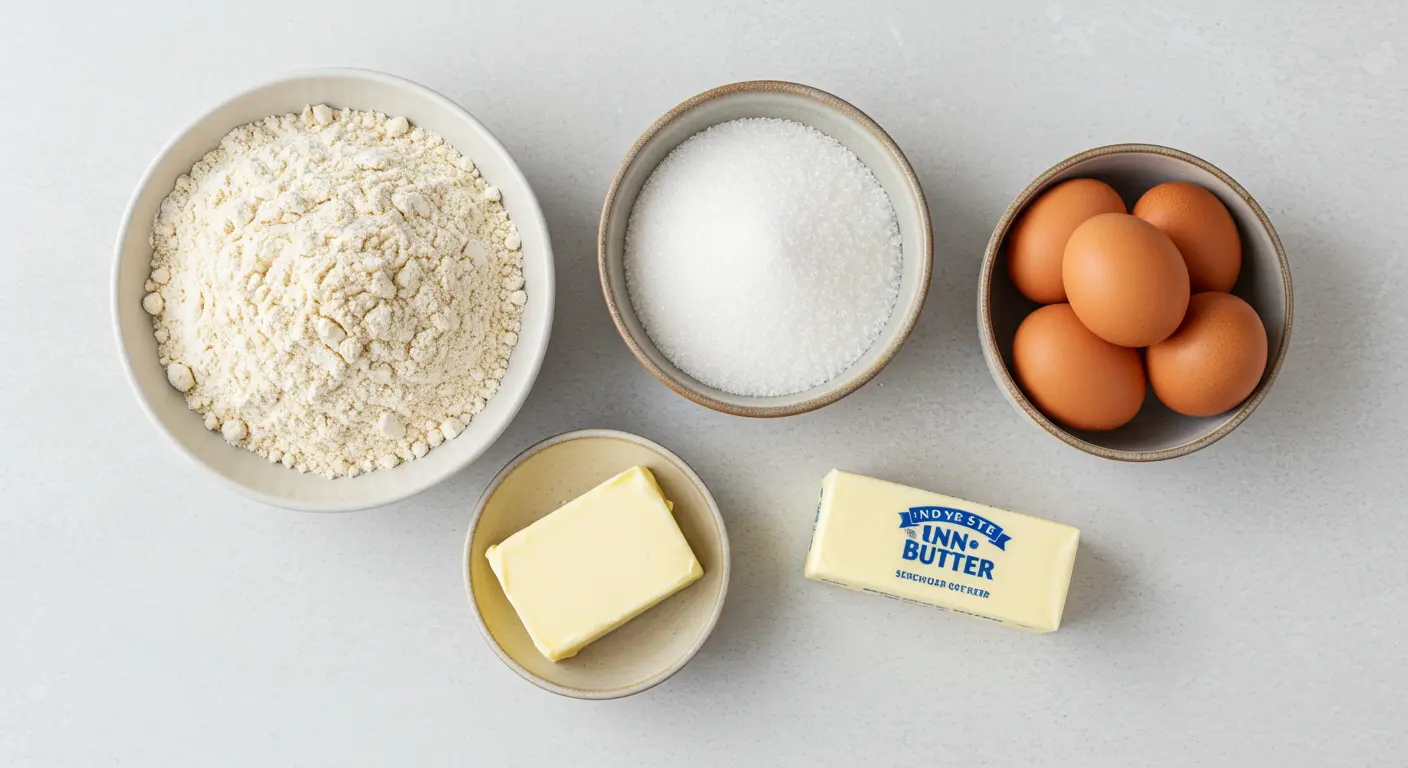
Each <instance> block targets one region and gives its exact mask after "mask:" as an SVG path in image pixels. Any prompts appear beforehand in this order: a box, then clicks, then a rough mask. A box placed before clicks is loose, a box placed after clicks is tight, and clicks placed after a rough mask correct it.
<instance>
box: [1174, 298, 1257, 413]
mask: <svg viewBox="0 0 1408 768" xmlns="http://www.w3.org/2000/svg"><path fill="white" fill-rule="evenodd" d="M1147 357H1148V364H1149V383H1150V384H1152V385H1153V386H1154V394H1155V395H1158V398H1159V400H1161V401H1163V404H1164V405H1167V406H1168V407H1169V408H1172V409H1173V410H1175V411H1177V412H1179V413H1181V414H1184V415H1186V416H1215V415H1217V414H1219V413H1225V412H1226V411H1230V410H1232V409H1233V408H1235V407H1236V406H1237V404H1238V403H1240V402H1242V401H1243V400H1245V399H1247V395H1250V394H1251V393H1252V390H1254V389H1256V385H1257V383H1258V382H1260V381H1261V374H1262V373H1263V372H1265V371H1266V327H1265V326H1264V325H1262V323H1261V318H1260V317H1258V316H1257V314H1256V310H1255V309H1252V307H1251V305H1250V304H1248V303H1247V302H1245V301H1242V300H1241V299H1239V298H1237V297H1236V296H1233V295H1232V294H1230V293H1218V292H1215V291H1209V292H1206V293H1198V294H1194V295H1193V298H1192V300H1191V301H1189V302H1188V314H1187V316H1185V317H1184V318H1183V324H1182V325H1180V326H1179V327H1178V331H1177V332H1175V333H1174V334H1173V335H1172V336H1170V337H1168V338H1167V339H1164V340H1163V341H1161V342H1159V343H1158V344H1155V345H1154V346H1152V347H1149V352H1148V355H1147Z"/></svg>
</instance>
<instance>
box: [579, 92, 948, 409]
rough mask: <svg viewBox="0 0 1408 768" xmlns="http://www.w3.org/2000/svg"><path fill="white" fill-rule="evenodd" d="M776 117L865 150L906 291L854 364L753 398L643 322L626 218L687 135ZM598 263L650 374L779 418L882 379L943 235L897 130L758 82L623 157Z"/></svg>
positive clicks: (670, 120) (707, 98) (687, 112)
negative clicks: (899, 254) (661, 340)
mask: <svg viewBox="0 0 1408 768" xmlns="http://www.w3.org/2000/svg"><path fill="white" fill-rule="evenodd" d="M745 117H772V118H781V119H785V120H794V121H796V122H799V123H803V124H806V125H810V126H812V127H813V128H816V129H817V130H819V131H821V132H822V133H825V134H827V135H828V136H830V137H832V138H834V139H836V140H837V141H839V142H841V144H843V145H845V146H846V148H848V149H850V150H851V151H852V152H854V153H856V156H857V157H859V158H860V160H861V161H862V162H864V163H865V164H866V165H867V166H868V167H869V168H870V170H871V172H873V173H874V174H875V178H876V179H878V180H879V181H880V186H881V187H883V188H884V189H885V192H886V193H887V194H888V195H889V196H890V203H891V204H892V205H894V207H895V215H896V218H897V219H898V221H899V227H900V238H901V240H902V241H903V246H902V249H903V260H904V265H903V270H902V273H901V275H900V292H899V296H898V297H897V298H896V299H895V308H894V311H893V313H892V314H891V315H890V322H889V324H887V325H886V326H885V329H884V330H883V331H882V332H881V333H880V337H879V338H877V339H876V340H875V343H874V344H873V345H871V348H870V350H869V351H867V352H866V353H865V354H864V355H862V356H861V358H860V359H859V360H857V361H856V362H855V364H853V365H852V366H851V367H850V368H848V369H847V370H845V371H843V372H842V373H841V374H840V375H838V376H837V377H836V378H834V379H832V380H831V381H828V382H826V383H825V384H821V385H819V386H816V387H813V388H811V389H808V390H805V391H802V392H798V393H796V394H792V395H783V396H779V397H744V396H741V395H735V394H731V393H728V392H724V391H723V390H720V389H717V388H715V387H710V386H708V385H706V384H704V383H702V382H700V381H698V380H697V379H695V378H694V377H692V376H690V375H689V374H687V373H685V372H683V371H681V370H680V369H679V368H678V367H676V366H675V365H674V364H673V363H671V362H670V361H669V360H668V359H667V358H666V357H665V356H664V355H663V354H661V353H660V350H658V349H657V348H656V347H655V344H654V343H653V342H651V340H650V337H649V336H648V335H647V334H646V332H645V329H644V328H642V327H641V324H640V320H638V319H637V318H636V314H635V311H634V310H633V309H632V308H631V302H630V295H629V294H628V293H627V291H626V270H625V265H624V261H625V259H624V256H625V250H626V224H627V222H628V221H629V219H630V216H631V209H632V208H633V207H634V206H635V202H636V196H637V195H638V194H639V193H640V190H641V187H642V186H643V185H644V184H645V181H646V179H648V178H650V174H651V173H653V172H654V171H655V167H656V166H657V165H659V164H660V161H661V160H664V159H665V156H666V155H668V154H670V152H671V151H672V150H673V149H674V148H675V147H677V146H679V145H680V144H681V143H683V142H684V140H685V139H688V138H689V137H690V136H693V135H694V134H696V133H699V132H700V131H702V130H704V129H706V128H709V127H710V126H713V125H718V124H719V123H726V122H728V121H730V120H738V119H740V118H745ZM597 260H598V266H599V268H600V270H601V288H602V292H603V293H604V294H605V295H606V307H607V309H608V310H610V312H611V320H612V322H614V323H615V324H616V330H617V331H619V332H620V334H621V338H622V339H623V340H624V341H625V342H626V346H628V347H630V349H631V354H634V355H635V356H636V359H637V360H639V361H640V364H641V365H643V366H645V368H646V370H648V371H650V372H651V373H652V374H654V376H655V378H657V379H659V380H660V381H662V382H664V384H665V385H666V386H668V387H669V388H670V389H673V390H674V391H676V392H678V393H679V394H681V395H684V396H685V397H687V398H689V399H690V400H693V401H694V402H696V403H699V404H700V405H704V406H707V407H709V408H713V409H714V410H716V411H722V412H724V413H731V414H734V415H736V416H754V417H773V416H793V415H796V414H799V413H806V412H807V411H812V410H815V409H817V408H820V407H822V406H824V405H830V404H831V403H834V402H836V401H837V400H840V399H841V398H843V397H845V396H846V395H849V394H851V393H852V392H854V391H856V390H857V389H860V388H861V386H863V385H864V384H865V383H866V382H867V381H870V380H871V379H872V378H874V376H875V374H877V373H879V372H880V370H881V369H883V368H884V367H885V366H886V365H887V364H888V363H889V362H890V360H892V359H893V358H894V356H895V354H896V353H898V352H899V350H900V347H902V346H904V342H905V339H907V338H908V337H909V333H910V331H912V330H913V329H914V324H915V323H916V322H918V320H919V313H920V312H921V311H922V310H923V309H924V298H925V296H926V295H927V294H928V292H929V276H930V273H931V272H932V270H933V266H934V233H933V228H932V226H931V224H930V222H929V205H928V203H926V202H925V200H924V190H923V188H922V187H920V185H919V179H918V177H916V176H915V175H914V169H913V168H911V167H910V165H909V161H908V160H907V159H905V156H904V153H903V152H901V151H900V148H899V146H898V145H896V144H895V142H894V140H893V139H891V138H890V136H889V134H887V133H885V130H884V129H883V128H881V127H880V126H879V125H878V124H877V123H876V122H875V121H874V120H871V119H870V118H869V117H868V116H866V114H865V113H864V112H861V111H860V110H859V109H856V108H855V107H854V106H852V105H851V104H849V103H847V102H845V101H842V100H841V99H838V98H836V97H835V96H832V95H831V94H829V93H827V92H825V91H821V90H818V89H816V88H812V87H810V86H806V85H798V84H797V83H787V82H781V81H777V80H757V81H751V82H743V83H733V84H732V85H725V86H722V87H720V88H715V89H713V90H712V91H706V92H704V93H701V94H699V95H698V96H695V97H694V98H692V99H690V100H688V101H686V102H684V103H683V104H680V105H679V106H677V107H675V108H674V109H672V110H670V111H669V112H667V113H665V115H664V116H663V117H661V118H660V119H659V120H656V121H655V124H654V125H652V126H650V128H649V129H648V130H647V131H646V132H645V133H644V134H643V135H641V137H640V139H638V140H637V141H636V143H635V146H633V147H631V150H630V151H629V152H627V153H626V158H625V159H624V160H622V161H621V167H620V168H619V169H618V170H617V171H616V178H614V179H612V181H611V188H610V189H608V190H607V191H606V203H605V205H603V206H602V210H601V228H600V230H599V233H598V240H597Z"/></svg>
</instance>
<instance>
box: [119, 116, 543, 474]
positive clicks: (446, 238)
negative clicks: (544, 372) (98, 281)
mask: <svg viewBox="0 0 1408 768" xmlns="http://www.w3.org/2000/svg"><path fill="white" fill-rule="evenodd" d="M501 197H502V193H501V192H500V191H499V190H498V189H497V188H496V187H492V186H489V185H488V184H487V183H486V182H485V181H484V180H483V179H482V178H481V177H480V174H479V172H478V170H477V169H476V168H475V167H474V164H473V163H472V162H471V161H470V160H469V159H468V158H465V157H463V156H461V155H460V154H459V153H458V152H456V151H455V150H454V148H452V147H450V146H449V145H447V144H446V143H445V142H444V140H443V139H441V138H440V137H439V136H437V135H435V134H433V133H429V132H427V131H425V130H424V129H421V128H419V127H415V126H413V125H411V124H410V123H409V122H407V120H406V119H405V118H403V117H391V118H388V117H387V116H386V115H382V114H377V113H372V112H359V111H354V110H337V109H332V108H330V107H327V106H324V105H318V106H312V107H307V108H305V109H304V110H303V112H302V113H301V114H296V115H295V114H288V115H282V116H277V117H270V118H266V119H264V120H261V121H259V122H256V123H251V124H249V125H245V126H241V127H240V128H236V129H235V130H234V131H232V132H230V134H229V135H227V136H226V137H225V138H224V139H222V140H221V142H220V146H219V147H218V148H217V149H215V150H213V151H211V152H210V153H209V154H207V155H206V156H205V157H203V158H202V159H201V160H200V161H199V162H197V163H196V165H195V167H194V168H192V169H191V172H190V174H189V175H183V176H181V177H180V178H179V179H177V181H176V186H175V189H174V190H173V191H172V192H171V195H170V196H169V197H167V198H166V200H164V201H163V202H162V204H161V208H160V210H159V211H158V213H157V216H156V219H155V221H154V223H153V227H152V239H151V244H152V250H153V256H152V264H151V266H152V271H151V275H150V278H149V279H148V281H147V286H146V287H147V290H148V294H147V296H146V297H145V298H144V299H143V301H142V306H143V308H144V309H146V311H147V312H148V313H150V314H151V315H153V318H154V330H155V333H156V337H157V341H158V342H159V353H160V361H161V364H162V366H164V367H165V368H166V374H167V379H168V381H170V383H171V385H172V386H173V387H175V388H176V389H177V390H180V391H181V392H183V393H185V395H186V401H187V403H188V404H189V406H190V407H191V408H192V409H193V410H196V411H198V412H201V413H202V414H204V418H205V426H206V427H207V428H209V429H212V430H218V431H219V432H220V433H221V435H223V436H224V438H225V439H226V440H228V441H229V442H231V443H232V444H236V445H241V446H244V447H245V448H248V449H249V450H251V451H254V452H255V453H258V454H260V455H263V456H266V457H268V458H269V460H270V461H276V462H280V463H282V464H283V465H284V466H286V467H290V468H293V469H297V470H299V471H311V472H316V473H320V474H323V475H326V476H328V477H335V476H339V475H349V476H350V475H357V474H360V473H362V472H366V471H370V470H372V469H375V468H378V467H380V468H389V467H394V466H396V465H397V464H398V463H400V462H401V461H406V460H410V459H413V458H419V457H421V456H424V455H425V454H426V453H427V452H428V451H429V450H430V449H431V448H433V447H435V446H438V445H441V444H443V443H444V442H445V441H446V440H450V439H453V438H454V437H456V436H457V435H459V434H460V433H461V432H462V431H463V430H464V429H465V428H466V425H467V424H468V423H469V422H470V421H471V420H472V419H473V418H474V416H475V415H476V414H478V413H479V412H480V411H482V410H483V409H484V406H485V403H486V402H487V401H488V400H489V399H490V398H492V397H493V396H494V394H495V393H496V392H498V389H499V382H500V380H501V379H502V378H503V376H504V375H505V373H506V369H507V368H508V359H509V355H510V354H511V352H512V351H513V347H514V345H515V344H517V342H518V331H519V323H520V318H521V316H522V313H523V306H524V305H525V303H526V302H527V298H528V297H527V294H526V293H525V292H524V290H523V288H524V279H523V272H522V255H521V253H520V252H519V249H520V248H521V247H522V238H521V237H520V235H519V233H518V231H517V229H516V227H514V225H513V224H512V223H511V222H510V221H509V218H508V212H507V211H506V210H504V207H503V205H502V203H501V202H500V199H501Z"/></svg>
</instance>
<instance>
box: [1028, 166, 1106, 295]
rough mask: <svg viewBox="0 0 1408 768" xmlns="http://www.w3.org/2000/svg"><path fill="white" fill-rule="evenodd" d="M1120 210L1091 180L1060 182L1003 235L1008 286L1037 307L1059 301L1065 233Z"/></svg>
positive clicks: (1062, 289)
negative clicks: (1033, 302)
mask: <svg viewBox="0 0 1408 768" xmlns="http://www.w3.org/2000/svg"><path fill="white" fill-rule="evenodd" d="M1126 210H1127V209H1126V208H1125V204H1124V200H1122V199H1120V195H1119V193H1118V192H1116V191H1115V190H1114V188H1112V187H1111V186H1110V185H1109V184H1106V183H1105V182H1103V181H1097V180H1095V179H1071V180H1069V181H1063V182H1061V183H1060V184H1057V185H1056V186H1054V187H1052V188H1050V189H1048V190H1046V191H1045V192H1043V193H1041V195H1040V196H1038V197H1037V198H1036V199H1035V200H1033V201H1032V202H1031V203H1030V204H1028V205H1027V207H1026V208H1025V209H1024V210H1023V211H1022V215H1021V216H1019V217H1017V221H1016V223H1014V224H1013V225H1012V230H1011V232H1009V233H1008V235H1007V275H1008V276H1009V277H1010V278H1012V284H1013V285H1015V286H1017V290H1018V291H1021V293H1022V295H1023V296H1026V297H1027V298H1029V299H1031V300H1032V301H1035V302H1036V303H1038V304H1054V303H1057V302H1062V301H1065V300H1066V289H1065V287H1064V286H1063V284H1062V281H1061V259H1062V256H1063V255H1064V254H1065V251H1066V241H1067V240H1069V239H1070V237H1071V233H1072V232H1074V231H1075V230H1076V227H1079V226H1080V225H1081V224H1082V223H1084V222H1085V220H1086V219H1088V218H1090V217H1091V216H1095V215H1096V214H1101V213H1125V212H1126Z"/></svg>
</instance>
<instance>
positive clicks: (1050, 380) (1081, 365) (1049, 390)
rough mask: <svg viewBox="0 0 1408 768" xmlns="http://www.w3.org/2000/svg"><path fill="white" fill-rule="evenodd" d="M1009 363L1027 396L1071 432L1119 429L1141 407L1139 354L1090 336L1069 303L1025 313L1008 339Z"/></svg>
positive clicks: (1141, 374) (1141, 376)
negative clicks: (1010, 348)
mask: <svg viewBox="0 0 1408 768" xmlns="http://www.w3.org/2000/svg"><path fill="white" fill-rule="evenodd" d="M1012 363H1013V369H1014V372H1015V373H1016V377H1017V383H1018V385H1019V386H1020V387H1021V388H1022V391H1023V392H1025V393H1026V395H1027V397H1028V398H1030V399H1031V401H1032V402H1033V403H1034V404H1035V405H1036V407H1037V408H1038V409H1040V410H1041V412H1042V413H1044V414H1046V416H1047V417H1048V418H1050V419H1051V420H1052V421H1055V422H1057V423H1059V424H1061V425H1063V426H1066V427H1069V428H1071V429H1083V430H1088V431H1091V432H1103V431H1107V430H1111V429H1116V428H1118V427H1122V426H1124V425H1125V424H1128V423H1129V421H1130V420H1131V419H1133V418H1134V416H1135V414H1137V413H1139V408H1140V407H1141V406H1143V404H1144V392H1145V390H1146V389H1147V387H1146V385H1145V378H1144V364H1143V362H1141V361H1140V359H1139V351H1138V350H1135V349H1130V348H1129V347H1121V346H1119V345H1117V344H1111V343H1110V342H1108V341H1105V340H1104V339H1101V338H1100V337H1099V336H1096V335H1095V334H1093V333H1091V332H1090V330H1089V329H1087V328H1086V327H1085V325H1084V324H1083V323H1081V321H1080V319H1079V318H1077V317H1076V313H1075V312H1074V311H1072V310H1071V305H1069V304H1049V305H1047V306H1044V307H1040V308H1038V309H1037V310H1036V311H1035V312H1032V313H1031V314H1030V315H1027V318H1026V319H1025V320H1023V321H1022V324H1021V325H1020V326H1018V327H1017V335H1016V337H1015V338H1014V339H1013V340H1012Z"/></svg>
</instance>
